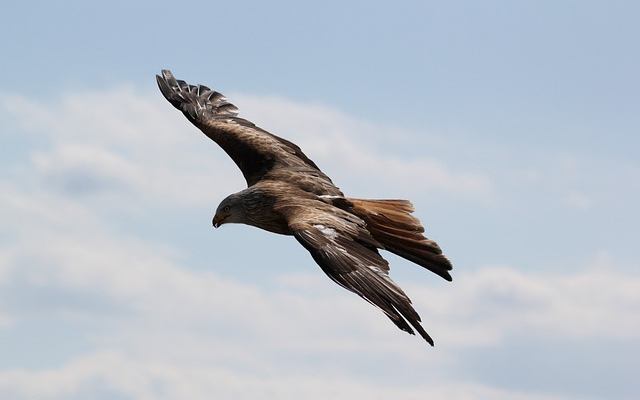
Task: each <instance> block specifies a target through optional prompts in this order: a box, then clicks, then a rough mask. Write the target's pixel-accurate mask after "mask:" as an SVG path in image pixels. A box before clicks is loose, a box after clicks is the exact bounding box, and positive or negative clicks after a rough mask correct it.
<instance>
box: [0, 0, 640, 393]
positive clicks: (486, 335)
mask: <svg viewBox="0 0 640 400" xmlns="http://www.w3.org/2000/svg"><path fill="white" fill-rule="evenodd" d="M639 13H640V6H638V3H637V2H633V1H610V2H599V1H544V0H543V1H512V2H501V1H484V2H478V1H451V2H433V1H397V2H393V4H391V3H389V2H380V1H367V2H364V1H361V2H358V1H339V2H338V1H330V0H329V1H324V2H316V3H314V4H310V3H307V2H293V1H277V0H276V1H270V2H263V1H237V2H219V1H206V2H204V1H202V2H199V1H185V2H180V3H178V2H167V1H155V2H146V1H138V2H136V1H127V2H124V1H111V2H108V3H107V2H104V3H100V4H97V3H94V4H91V2H80V1H64V0H63V1H59V2H55V3H54V2H30V1H22V2H11V3H10V4H7V5H4V6H3V12H2V13H1V15H0V46H1V48H2V50H3V51H2V53H3V56H2V58H3V62H2V64H1V65H0V72H1V73H2V80H1V81H0V140H1V141H2V146H0V163H1V164H0V166H1V168H0V220H1V221H2V223H1V224H0V354H1V356H0V393H2V396H0V397H2V398H3V399H4V398H6V399H13V400H22V399H30V400H33V399H46V400H61V399H65V400H73V399H83V400H84V399H100V400H102V399H109V400H130V399H132V400H170V399H193V400H199V399H211V398H216V399H300V398H305V399H311V400H314V399H327V398H332V399H334V400H340V399H353V398H367V399H388V398H404V399H424V398H429V399H435V400H438V399H447V400H451V399H459V400H475V399H488V400H489V399H491V400H493V399H498V400H500V399H509V400H514V399H515V400H542V399H552V400H575V399H587V400H588V399H636V398H638V396H639V395H640V383H639V381H638V379H637V371H640V361H638V360H640V269H639V268H638V267H640V246H638V243H639V242H640V234H639V233H638V226H639V223H640V212H639V211H638V204H640V161H639V158H638V154H639V153H640V135H639V132H640V112H639V110H640V75H638V71H640V53H638V51H637V49H638V48H640V27H639V26H638V23H637V16H638V15H639ZM162 69H171V70H172V71H173V73H174V74H175V75H176V77H178V78H179V79H184V80H186V81H188V82H190V83H193V84H205V85H207V86H209V87H211V88H213V89H215V90H218V91H220V92H222V93H224V94H225V95H226V96H227V97H228V98H229V100H230V101H231V102H232V103H234V104H235V105H236V106H237V107H238V108H239V109H240V116H241V117H244V118H246V119H249V120H251V121H253V122H254V123H256V124H257V125H259V126H260V127H262V128H264V129H266V130H268V131H270V132H272V133H274V134H276V135H279V136H282V137H285V138H287V139H289V140H291V141H293V142H295V143H297V144H298V145H300V146H301V147H302V149H303V150H304V151H305V153H306V154H307V155H308V156H309V157H310V158H311V159H313V160H314V161H315V162H316V163H317V164H318V165H319V166H320V168H321V169H322V170H323V171H324V172H325V173H327V174H328V175H329V176H330V177H331V178H332V180H333V181H334V182H335V183H336V184H337V185H338V186H339V187H340V188H341V189H342V190H343V191H344V192H345V193H346V195H347V196H350V197H361V198H406V199H410V200H411V201H412V202H413V203H414V206H415V208H416V211H415V215H416V216H417V217H418V218H420V220H421V221H422V222H423V224H424V225H425V227H426V234H427V236H428V237H430V238H432V239H435V240H436V241H437V242H438V243H439V244H440V246H441V247H442V248H443V250H444V252H445V254H446V255H447V256H448V257H449V258H450V259H451V260H452V262H453V264H454V270H453V271H452V275H453V278H454V279H453V282H451V283H449V282H445V281H444V280H442V279H440V278H438V277H437V276H435V275H434V274H431V273H429V272H428V271H426V270H424V269H422V268H420V267H418V266H416V265H414V264H411V263H410V262H407V261H405V260H403V259H401V258H399V257H396V256H394V255H391V254H389V253H384V254H383V255H384V256H385V258H387V259H388V260H389V262H390V265H391V273H390V276H391V278H392V279H393V280H394V281H395V282H397V283H398V284H399V285H400V286H401V287H402V288H403V289H404V290H405V292H406V293H407V294H408V295H409V297H410V298H411V299H412V301H413V304H414V306H415V308H416V310H417V311H418V312H419V313H420V315H421V316H422V320H423V326H424V327H425V328H426V330H427V331H428V332H429V333H430V334H431V336H432V337H433V338H434V340H435V347H433V348H431V347H430V346H428V345H427V344H426V343H425V342H424V341H423V340H421V339H420V338H419V337H416V336H410V335H408V334H406V333H404V332H402V331H400V330H398V329H397V328H396V327H395V326H394V325H393V324H392V323H391V322H390V321H389V320H388V319H387V318H386V317H385V316H384V315H383V314H382V313H381V312H380V311H379V310H377V309H375V308H374V307H371V306H370V305H369V304H368V303H366V302H364V301H362V300H361V299H359V298H358V297H357V296H354V295H353V294H352V293H349V292H347V291H345V290H344V289H342V288H340V287H338V286H337V285H335V284H334V283H333V282H331V280H329V279H327V277H326V276H325V275H324V274H323V273H322V271H321V270H320V268H319V267H318V266H317V265H316V264H315V263H314V262H313V260H312V259H311V257H310V256H309V255H308V253H307V252H306V251H305V250H304V248H302V247H301V246H300V245H299V244H298V243H297V242H296V241H295V240H293V239H292V238H291V237H285V236H278V235H274V234H270V233H267V232H263V231H260V230H258V229H256V228H252V227H248V226H240V225H229V226H227V225H225V226H224V227H221V228H220V229H214V228H213V227H212V226H211V218H212V216H213V212H214V210H215V208H216V206H217V204H218V202H219V201H220V200H221V199H223V198H224V197H226V196H227V195H228V194H230V193H233V192H236V191H238V190H241V189H243V188H244V187H245V182H244V180H243V178H242V175H241V173H240V172H239V170H238V169H237V168H236V166H235V165H234V164H233V162H232V161H231V160H230V159H229V158H228V157H227V156H226V154H225V153H224V152H223V151H222V150H221V149H220V148H218V146H217V145H216V144H215V143H213V142H211V141H210V140H209V139H208V138H206V137H205V136H204V135H203V134H202V133H200V132H199V131H198V130H197V129H196V128H195V127H193V126H192V125H191V124H190V123H189V122H188V121H187V120H186V119H185V118H184V117H183V116H182V114H181V113H180V112H178V111H177V110H175V109H174V108H173V107H172V106H171V105H170V104H168V103H167V102H166V101H165V100H164V98H163V97H162V96H161V94H160V92H159V91H158V89H157V87H156V83H155V74H157V73H159V72H160V70H162Z"/></svg>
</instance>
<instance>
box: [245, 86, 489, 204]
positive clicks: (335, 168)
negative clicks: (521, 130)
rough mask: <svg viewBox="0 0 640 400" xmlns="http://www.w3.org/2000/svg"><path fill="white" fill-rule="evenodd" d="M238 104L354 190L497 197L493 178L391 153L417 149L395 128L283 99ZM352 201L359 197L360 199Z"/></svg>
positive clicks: (252, 99)
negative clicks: (400, 145)
mask: <svg viewBox="0 0 640 400" xmlns="http://www.w3.org/2000/svg"><path fill="white" fill-rule="evenodd" d="M233 102H234V103H235V104H236V105H238V106H239V107H240V112H241V114H240V115H241V116H251V118H252V119H253V121H254V122H255V123H256V124H258V125H260V126H261V127H263V128H265V129H267V130H269V131H271V132H272V133H275V134H277V135H279V136H283V137H286V138H289V139H290V140H293V141H294V142H295V143H297V144H298V145H300V146H301V148H302V149H303V150H304V151H305V152H306V154H307V155H308V156H310V157H311V158H312V159H314V160H315V161H316V162H317V163H318V164H319V166H320V168H322V169H323V170H325V171H327V172H329V173H330V175H333V176H336V175H338V177H339V178H340V180H346V179H348V180H349V183H350V184H351V185H353V184H354V183H356V182H362V184H360V185H359V186H361V187H362V188H367V187H369V188H371V187H385V190H387V191H389V192H391V193H399V192H401V191H402V192H404V193H407V192H410V193H411V194H414V193H416V192H420V191H425V190H434V189H435V190H440V191H443V192H446V193H452V194H456V195H459V196H460V195H461V196H468V197H471V198H480V199H482V200H485V199H487V198H488V197H490V196H491V194H492V182H491V179H490V177H488V176H487V175H484V174H482V173H480V172H478V171H469V170H458V169H456V168H455V167H453V166H451V165H448V164H447V163H445V162H444V161H443V160H441V159H438V158H435V157H428V158H425V157H424V156H422V157H419V158H417V157H406V156H404V155H402V154H399V153H397V154H396V153H394V152H392V151H389V150H388V149H389V148H390V146H392V145H395V142H397V141H403V142H405V144H406V146H415V145H416V144H415V143H412V141H411V140H408V139H407V136H408V135H407V134H406V133H404V132H398V130H397V129H396V128H394V127H384V126H383V127H380V126H376V125H373V124H370V123H368V122H366V121H360V120H357V119H355V118H352V117H349V116H347V115H345V114H344V113H342V112H340V111H338V110H335V109H330V108H327V107H323V106H320V105H311V106H310V105H300V104H296V103H293V102H290V101H287V100H285V99H282V98H278V97H268V98H263V97H253V96H233ZM413 139H415V135H414V136H413ZM434 140H437V139H434ZM424 141H428V140H424ZM414 142H415V140H414ZM421 142H422V141H421ZM421 144H422V143H421ZM406 146H405V147H406ZM338 177H336V180H337V179H338ZM336 183H337V184H338V185H340V184H341V182H336ZM351 185H350V186H351ZM354 186H355V185H354ZM344 189H345V190H346V189H348V188H347V187H345V188H344ZM349 195H351V196H352V197H358V194H357V193H356V194H354V193H349Z"/></svg>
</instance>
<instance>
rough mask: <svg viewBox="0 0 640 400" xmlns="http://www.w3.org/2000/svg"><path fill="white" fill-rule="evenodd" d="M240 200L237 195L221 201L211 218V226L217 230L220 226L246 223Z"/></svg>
mask: <svg viewBox="0 0 640 400" xmlns="http://www.w3.org/2000/svg"><path fill="white" fill-rule="evenodd" d="M240 200H241V199H240V197H239V196H238V194H237V193H235V194H232V195H230V196H228V197H227V198H226V199H224V200H222V201H221V202H220V205H219V206H218V208H217V209H216V214H215V215H214V216H213V226H214V227H216V228H217V227H219V226H220V225H222V224H229V223H231V224H233V223H236V224H242V223H246V215H245V209H244V207H243V205H242V202H241V201H240Z"/></svg>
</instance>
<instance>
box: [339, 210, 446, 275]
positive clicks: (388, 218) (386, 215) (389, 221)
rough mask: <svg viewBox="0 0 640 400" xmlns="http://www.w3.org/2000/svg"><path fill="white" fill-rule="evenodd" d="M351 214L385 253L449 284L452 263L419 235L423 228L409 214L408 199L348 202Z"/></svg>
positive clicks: (438, 249) (410, 211)
mask: <svg viewBox="0 0 640 400" xmlns="http://www.w3.org/2000/svg"><path fill="white" fill-rule="evenodd" d="M347 200H348V201H349V202H350V203H351V204H353V208H352V212H353V213H354V214H356V215H357V216H359V217H360V218H362V219H363V220H364V221H365V222H366V223H367V229H368V230H369V232H371V235H372V236H373V237H374V238H375V239H376V240H377V241H379V242H380V243H382V244H383V245H384V246H385V250H389V251H390V252H392V253H395V254H397V255H399V256H400V257H403V258H406V259H407V260H409V261H412V262H414V263H416V264H418V265H421V266H423V267H425V268H427V269H428V270H429V271H431V272H433V273H435V274H437V275H440V276H441V277H443V278H444V279H446V280H448V281H451V280H452V278H451V275H450V274H449V271H451V269H452V268H453V267H452V265H451V262H450V261H449V260H448V259H447V257H445V256H444V254H442V250H441V249H440V246H438V244H437V243H436V242H435V241H433V240H430V239H427V238H426V237H424V236H423V235H422V233H423V232H424V228H423V227H422V225H420V221H419V220H418V219H417V218H416V217H414V216H412V215H411V213H412V212H413V205H412V204H411V202H410V201H407V200H363V199H347Z"/></svg>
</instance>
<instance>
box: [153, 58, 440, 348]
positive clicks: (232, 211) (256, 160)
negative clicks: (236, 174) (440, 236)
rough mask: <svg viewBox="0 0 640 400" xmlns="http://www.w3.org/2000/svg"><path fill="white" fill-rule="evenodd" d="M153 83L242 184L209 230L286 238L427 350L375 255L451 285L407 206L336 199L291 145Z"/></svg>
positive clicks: (195, 89) (195, 90)
mask: <svg viewBox="0 0 640 400" xmlns="http://www.w3.org/2000/svg"><path fill="white" fill-rule="evenodd" d="M156 78H157V82H158V86H159V87H160V91H161V92H162V94H163V95H164V97H165V98H166V99H167V100H168V101H169V102H170V103H171V104H173V105H174V106H175V107H176V108H177V109H178V110H180V111H182V112H183V114H184V115H185V116H186V117H187V119H189V121H191V122H192V123H193V124H194V125H195V126H197V127H198V128H199V129H200V130H201V131H202V132H204V134H205V135H207V136H208V137H209V138H211V139H212V140H213V141H215V142H216V143H217V144H218V145H219V146H220V147H222V149H223V150H224V151H225V152H226V153H227V154H228V155H229V156H230V157H231V159H232V160H233V161H234V162H235V163H236V165H238V167H239V168H240V170H241V171H242V174H243V175H244V177H245V179H246V181H247V186H248V187H247V189H245V190H242V191H240V192H238V193H234V194H232V195H230V196H228V197H227V198H225V199H224V200H222V202H221V203H220V205H219V206H218V208H217V210H216V214H215V216H214V218H213V225H214V226H215V227H218V226H220V225H222V224H225V223H241V224H247V225H252V226H256V227H258V228H261V229H265V230H267V231H270V232H274V233H279V234H283V235H293V236H294V237H295V238H296V239H297V240H298V242H300V244H302V246H304V247H305V248H306V249H307V250H308V251H309V253H311V256H312V257H313V259H314V260H315V261H316V262H317V263H318V265H320V267H321V268H322V270H323V271H324V272H325V273H326V274H327V275H328V276H329V277H330V278H331V279H332V280H334V281H335V282H336V283H338V284H339V285H340V286H342V287H344V288H346V289H347V290H349V291H351V292H354V293H356V294H357V295H358V296H360V297H362V298H363V299H365V300H367V301H368V302H370V303H371V304H373V305H375V306H376V307H378V308H379V309H381V310H382V311H383V312H384V313H385V314H386V315H387V317H389V318H390V319H391V321H393V323H394V324H396V326H397V327H398V328H400V329H402V330H404V331H406V332H409V333H410V334H414V329H415V330H417V331H418V333H419V334H420V336H422V337H423V338H424V339H425V340H426V341H427V342H428V343H429V344H431V345H432V346H433V340H432V339H431V337H430V336H429V335H428V334H427V332H426V331H425V330H424V329H423V328H422V326H421V324H420V316H419V315H418V313H417V312H416V311H415V310H414V308H413V306H412V305H411V300H410V299H409V297H407V295H406V294H405V293H404V292H403V291H402V289H400V287H399V286H398V285H396V284H395V283H394V282H393V281H392V280H391V279H390V278H389V275H388V273H389V264H388V263H387V261H386V260H385V259H384V258H382V256H380V253H379V252H378V250H379V249H384V250H388V251H390V252H392V253H395V254H397V255H399V256H401V257H403V258H406V259H407V260H409V261H412V262H414V263H416V264H418V265H421V266H423V267H425V268H427V269H429V270H430V271H432V272H434V273H436V274H437V275H439V276H441V277H443V278H444V279H446V280H448V281H451V275H450V274H449V271H450V270H451V268H452V266H451V263H450V262H449V260H447V258H446V257H445V256H444V255H443V254H442V250H441V249H440V247H439V246H438V245H437V244H436V242H434V241H433V240H429V239H427V238H426V237H424V236H423V235H422V233H423V232H424V228H423V227H422V225H421V224H420V221H419V220H418V219H417V218H415V217H414V216H412V215H411V213H412V212H413V206H412V204H411V202H409V201H407V200H363V199H352V198H347V197H344V195H343V193H342V192H341V191H340V189H338V188H337V187H336V186H335V185H334V184H333V182H331V179H329V177H328V176H326V175H325V174H324V173H323V172H322V171H320V169H319V168H318V166H317V165H316V164H315V163H314V162H313V161H311V160H310V159H309V158H308V157H307V156H306V155H305V154H304V153H303V152H302V150H301V149H300V148H299V147H298V146H296V145H295V144H293V143H291V142H289V141H288V140H286V139H282V138H280V137H278V136H275V135H272V134H270V133H269V132H267V131H265V130H263V129H261V128H258V127H257V126H255V125H254V124H253V123H251V122H249V121H247V120H245V119H242V118H239V117H237V114H238V109H237V108H236V107H235V106H234V105H233V104H231V103H229V102H227V99H226V98H225V97H224V96H223V95H221V94H220V93H218V92H215V91H213V90H211V89H209V88H208V87H206V86H203V85H198V86H194V85H189V84H187V83H186V82H184V81H181V80H176V79H175V78H174V77H173V75H172V74H171V72H170V71H162V76H160V75H158V76H156Z"/></svg>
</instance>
